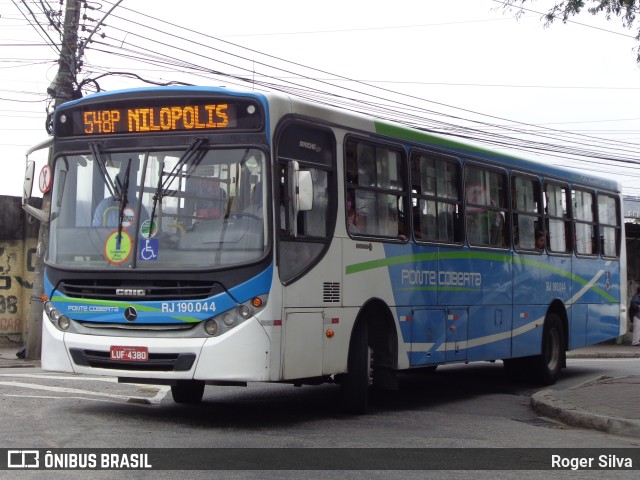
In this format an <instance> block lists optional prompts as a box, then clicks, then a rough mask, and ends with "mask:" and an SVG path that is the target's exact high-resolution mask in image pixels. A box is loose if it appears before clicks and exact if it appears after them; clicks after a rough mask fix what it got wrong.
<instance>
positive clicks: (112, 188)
mask: <svg viewBox="0 0 640 480" xmlns="http://www.w3.org/2000/svg"><path fill="white" fill-rule="evenodd" d="M89 150H91V154H92V155H93V158H95V159H96V164H97V165H98V171H99V172H100V175H102V179H103V180H104V183H105V184H106V185H107V189H108V190H109V194H110V195H111V196H112V197H113V198H114V199H115V200H120V197H121V192H122V191H121V190H119V185H118V184H117V183H114V182H113V180H112V179H111V177H110V176H109V172H107V166H106V165H105V162H104V158H102V153H100V147H99V146H98V144H97V143H90V144H89Z"/></svg>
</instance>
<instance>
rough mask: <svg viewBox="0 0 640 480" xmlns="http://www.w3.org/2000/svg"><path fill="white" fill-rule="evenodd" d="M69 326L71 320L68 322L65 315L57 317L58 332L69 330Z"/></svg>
mask: <svg viewBox="0 0 640 480" xmlns="http://www.w3.org/2000/svg"><path fill="white" fill-rule="evenodd" d="M70 326H71V320H69V317H67V316H66V315H60V316H59V317H58V328H59V329H60V330H69V327H70Z"/></svg>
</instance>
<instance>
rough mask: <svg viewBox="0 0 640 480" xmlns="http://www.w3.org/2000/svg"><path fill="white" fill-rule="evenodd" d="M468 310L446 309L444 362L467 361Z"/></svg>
mask: <svg viewBox="0 0 640 480" xmlns="http://www.w3.org/2000/svg"><path fill="white" fill-rule="evenodd" d="M468 318H469V310H468V309H466V308H448V309H447V321H446V340H447V342H446V357H445V358H446V360H447V362H460V361H465V360H466V359H467V325H468V322H467V320H468Z"/></svg>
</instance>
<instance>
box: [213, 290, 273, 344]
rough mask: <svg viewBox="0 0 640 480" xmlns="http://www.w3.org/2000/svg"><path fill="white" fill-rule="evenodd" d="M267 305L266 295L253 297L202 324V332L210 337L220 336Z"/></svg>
mask: <svg viewBox="0 0 640 480" xmlns="http://www.w3.org/2000/svg"><path fill="white" fill-rule="evenodd" d="M266 304H267V295H260V296H258V297H254V298H252V299H251V300H249V301H246V302H244V303H241V304H239V305H237V306H236V307H234V308H232V309H231V310H227V311H226V312H224V313H221V314H220V315H216V316H215V317H211V318H210V319H208V320H206V321H205V322H204V325H203V328H204V332H205V333H206V334H207V335H209V336H212V337H215V336H219V335H222V334H223V333H226V332H228V331H229V330H231V329H232V328H235V327H237V326H238V325H240V324H241V323H243V322H245V321H247V320H249V319H250V318H252V317H253V316H255V315H256V313H258V312H259V311H260V310H262V309H263V308H264V306H265V305H266Z"/></svg>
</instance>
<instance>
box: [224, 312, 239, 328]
mask: <svg viewBox="0 0 640 480" xmlns="http://www.w3.org/2000/svg"><path fill="white" fill-rule="evenodd" d="M222 321H223V322H224V324H225V325H226V326H227V327H230V326H232V325H233V324H234V323H236V319H235V318H233V315H231V314H230V313H227V314H226V315H225V316H224V317H222Z"/></svg>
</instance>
